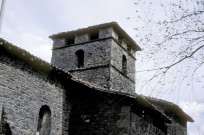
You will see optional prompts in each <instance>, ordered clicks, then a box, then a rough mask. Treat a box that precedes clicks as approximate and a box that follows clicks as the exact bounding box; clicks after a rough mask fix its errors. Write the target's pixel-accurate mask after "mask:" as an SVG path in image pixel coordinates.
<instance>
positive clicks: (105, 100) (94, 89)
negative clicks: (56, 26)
mask: <svg viewBox="0 0 204 135" xmlns="http://www.w3.org/2000/svg"><path fill="white" fill-rule="evenodd" d="M50 38H51V39H52V40H53V48H52V59H51V63H47V62H45V61H44V60H41V59H40V58H37V57H35V56H34V55H32V54H30V53H29V52H27V51H26V50H23V49H21V48H19V47H17V46H15V45H13V44H11V43H9V42H7V41H5V40H4V39H0V135H187V122H193V119H192V118H191V117H190V116H189V115H187V114H186V113H185V112H184V111H183V110H182V109H181V108H180V107H179V106H177V105H176V104H173V103H171V102H167V101H164V100H161V99H155V98H151V97H147V96H143V95H139V94H137V93H135V70H136V67H135V60H136V58H135V56H136V55H135V53H136V52H137V51H140V50H141V49H140V47H139V46H138V45H137V44H136V43H135V42H134V40H133V39H132V38H131V37H130V36H129V35H128V34H127V33H126V32H125V31H124V30H123V29H122V28H121V27H120V26H119V25H118V24H117V23H116V22H110V23H105V24H99V25H95V26H90V27H87V28H82V29H78V30H74V31H68V32H61V33H58V34H53V35H51V36H50Z"/></svg>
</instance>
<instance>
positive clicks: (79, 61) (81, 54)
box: [76, 50, 84, 68]
mask: <svg viewBox="0 0 204 135" xmlns="http://www.w3.org/2000/svg"><path fill="white" fill-rule="evenodd" d="M76 56H77V67H78V68H82V67H84V51H83V50H78V51H77V52H76Z"/></svg>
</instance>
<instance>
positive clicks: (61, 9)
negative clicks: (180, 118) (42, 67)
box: [0, 0, 204, 135]
mask: <svg viewBox="0 0 204 135" xmlns="http://www.w3.org/2000/svg"><path fill="white" fill-rule="evenodd" d="M135 11H136V9H135V6H134V4H133V0H103V1H102V0H72V1H71V0H18V1H14V0H6V4H5V11H4V16H3V24H2V29H1V33H0V34H1V36H0V37H1V38H4V39H5V40H7V41H8V42H10V43H12V44H14V45H17V46H19V47H21V48H23V49H25V50H27V51H29V52H30V53H32V54H34V55H35V56H37V57H40V58H41V59H43V60H46V61H48V62H50V60H51V53H52V51H51V48H52V43H53V42H52V40H51V39H49V38H48V36H49V35H52V34H56V33H58V32H64V31H70V30H75V29H78V28H84V27H88V26H91V25H96V24H101V23H107V22H112V21H116V22H117V23H118V24H119V25H120V26H121V27H122V28H123V29H124V30H125V31H126V32H127V33H128V34H129V35H130V36H131V37H132V38H133V39H135V38H134V36H135V32H136V31H135V30H133V28H134V27H135V25H141V26H142V25H144V24H138V23H137V24H136V23H135V22H134V20H128V19H126V18H127V17H133V18H134V16H135ZM138 59H139V58H138ZM177 104H179V105H180V107H182V109H184V111H186V112H187V113H188V114H189V115H190V116H192V117H193V119H194V120H195V122H194V123H193V124H188V132H189V134H190V135H199V133H204V104H198V103H197V102H196V101H195V102H186V101H182V100H181V101H179V103H177ZM189 104H190V105H189ZM189 106H190V107H189Z"/></svg>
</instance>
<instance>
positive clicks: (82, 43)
mask: <svg viewBox="0 0 204 135" xmlns="http://www.w3.org/2000/svg"><path fill="white" fill-rule="evenodd" d="M50 38H51V39H52V40H53V41H54V43H53V52H52V60H51V64H52V65H56V66H58V67H60V68H62V69H64V70H66V71H69V72H70V73H71V74H72V75H73V76H75V77H77V78H80V79H82V80H85V81H87V82H89V83H94V84H96V85H98V86H101V87H104V88H107V89H111V90H116V91H124V92H131V93H132V92H134V91H135V60H136V59H135V52H136V51H139V50H140V47H139V46H138V45H137V44H136V43H135V42H134V41H133V39H132V38H131V37H130V36H129V35H127V33H126V32H125V31H124V30H123V29H122V28H121V27H120V26H119V25H118V24H117V23H116V22H111V23H105V24H100V25H95V26H90V27H87V28H83V29H78V30H74V31H68V32H62V33H58V34H54V35H51V36H50Z"/></svg>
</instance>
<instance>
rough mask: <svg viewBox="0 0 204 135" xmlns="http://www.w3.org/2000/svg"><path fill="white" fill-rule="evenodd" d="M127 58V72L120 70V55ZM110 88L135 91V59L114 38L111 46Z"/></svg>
mask: <svg viewBox="0 0 204 135" xmlns="http://www.w3.org/2000/svg"><path fill="white" fill-rule="evenodd" d="M123 55H124V56H126V58H127V74H124V73H123V71H122V57H123ZM111 66H112V68H111V73H110V77H111V79H110V80H111V88H113V89H116V90H120V91H128V92H134V91H135V84H134V82H135V60H134V57H133V56H131V55H130V54H129V53H128V52H127V51H125V50H124V49H123V48H122V47H121V46H120V45H119V44H118V43H117V42H116V41H115V40H112V46H111Z"/></svg>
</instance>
